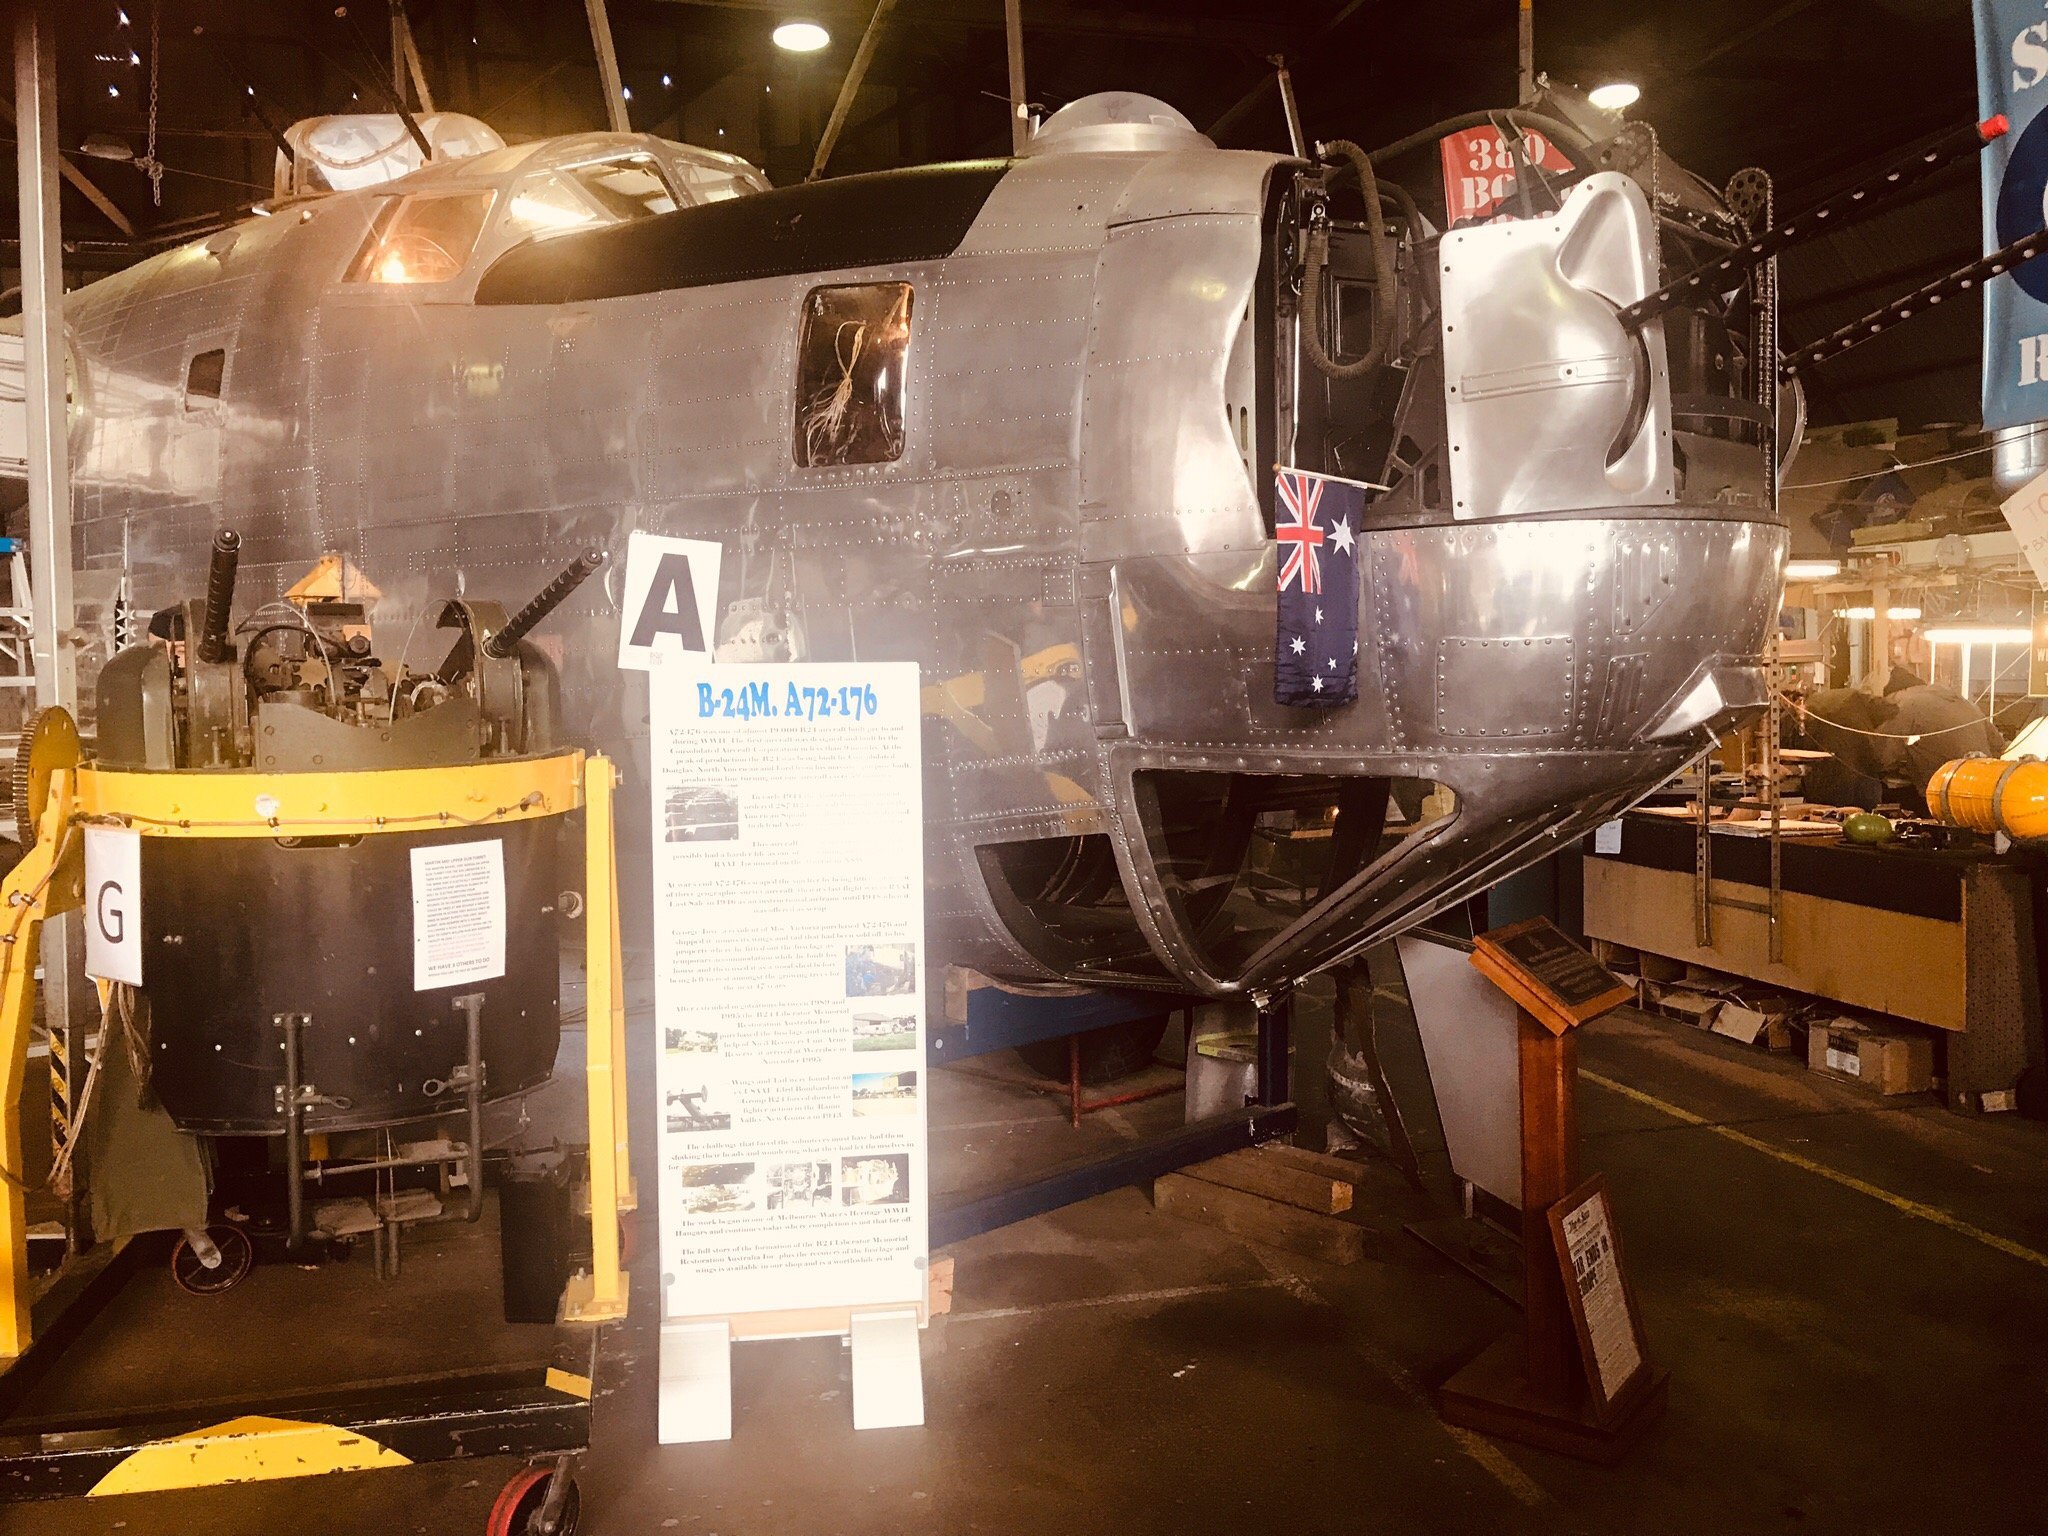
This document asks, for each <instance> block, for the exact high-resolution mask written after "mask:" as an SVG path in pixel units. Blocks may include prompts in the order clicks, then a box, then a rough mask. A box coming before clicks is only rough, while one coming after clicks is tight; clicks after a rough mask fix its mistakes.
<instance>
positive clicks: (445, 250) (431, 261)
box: [343, 192, 497, 283]
mask: <svg viewBox="0 0 2048 1536" xmlns="http://www.w3.org/2000/svg"><path fill="white" fill-rule="evenodd" d="M496 195H497V194H496V193H493V192H449V193H438V194H435V193H422V194H420V195H419V196H416V197H404V198H393V199H392V200H391V201H389V202H387V203H386V204H385V205H384V206H383V207H382V208H380V209H379V210H378V211H377V216H376V218H375V219H374V220H372V221H371V224H370V233H369V235H368V236H367V237H366V238H365V239H364V241H363V244H362V247H361V249H359V250H358V251H357V252H356V255H355V260H354V261H352V262H350V263H349V268H348V271H347V272H346V273H345V274H343V281H345V282H351V283H445V282H447V281H448V280H449V279H450V278H453V277H456V276H459V275H460V274H461V272H462V267H463V263H465V262H466V261H468V260H469V254H470V252H471V251H473V250H475V249H476V241H477V236H478V235H480V234H482V233H483V228H484V220H485V219H487V218H489V217H490V212H491V202H492V200H493V199H494V198H495V197H496Z"/></svg>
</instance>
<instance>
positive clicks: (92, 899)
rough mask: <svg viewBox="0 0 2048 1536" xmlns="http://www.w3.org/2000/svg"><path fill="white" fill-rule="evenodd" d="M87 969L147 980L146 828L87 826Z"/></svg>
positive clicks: (105, 976)
mask: <svg viewBox="0 0 2048 1536" xmlns="http://www.w3.org/2000/svg"><path fill="white" fill-rule="evenodd" d="M85 974H86V975H88V976H97V977H98V978H100V980H102V981H125V982H126V983H128V985H129V986H131V987H139V986H141V985H142V834H141V833H140V832H131V831H129V830H128V829H127V828H126V827H87V828H86V829H85Z"/></svg>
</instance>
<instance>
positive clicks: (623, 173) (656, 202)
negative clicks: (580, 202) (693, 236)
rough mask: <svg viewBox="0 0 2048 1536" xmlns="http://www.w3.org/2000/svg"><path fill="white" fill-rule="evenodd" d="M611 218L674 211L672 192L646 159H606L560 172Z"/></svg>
mask: <svg viewBox="0 0 2048 1536" xmlns="http://www.w3.org/2000/svg"><path fill="white" fill-rule="evenodd" d="M563 174H564V175H566V176H568V177H570V178H571V179H573V180H574V181H575V183H576V184H577V185H578V186H579V187H581V188H582V189H583V191H584V192H585V193H586V194H587V195H588V196H589V197H590V199H591V201H592V202H594V203H596V204H597V206H598V207H600V208H602V209H603V210H604V211H605V212H606V213H608V214H610V215H611V216H612V217H613V218H614V219H644V218H646V217H647V216H648V215H649V214H651V213H674V212H675V208H676V200H675V195H674V194H673V193H671V192H670V191H669V188H668V183H667V182H666V181H664V180H663V179H662V175H661V172H660V171H659V170H657V169H656V168H655V167H654V165H653V163H652V162H650V161H632V160H606V161H600V162H599V163H597V164H596V165H579V166H576V167H574V168H573V169H571V170H568V171H565V172H563Z"/></svg>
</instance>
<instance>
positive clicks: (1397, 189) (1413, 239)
mask: <svg viewBox="0 0 2048 1536" xmlns="http://www.w3.org/2000/svg"><path fill="white" fill-rule="evenodd" d="M1380 196H1381V198H1383V199H1384V198H1389V197H1391V198H1392V199H1393V200H1394V202H1395V205H1396V206H1398V207H1399V208H1400V210H1401V218H1402V219H1403V221H1405V222H1406V224H1407V226H1408V243H1409V244H1410V245H1415V244H1419V243H1420V242H1421V240H1422V210H1421V209H1420V208H1418V207H1416V206H1415V199H1414V198H1413V197H1411V196H1409V195H1408V189H1407V188H1406V187H1404V186H1402V185H1401V183H1399V182H1398V181H1387V182H1382V183H1380Z"/></svg>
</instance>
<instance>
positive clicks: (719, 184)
mask: <svg viewBox="0 0 2048 1536" xmlns="http://www.w3.org/2000/svg"><path fill="white" fill-rule="evenodd" d="M678 170H679V171H680V173H681V175H682V182H683V191H684V193H685V200H686V201H688V202H690V203H692V204H697V203H722V202H725V201H727V200H728V199H730V198H735V197H745V196H746V195H747V194H748V193H749V192H759V191H760V190H761V189H762V188H763V187H764V186H765V185H766V183H765V182H762V181H761V180H759V179H758V178H756V177H754V176H751V175H746V174H742V173H741V172H738V171H728V170H725V169H722V168H721V167H719V166H715V165H684V166H680V167H678Z"/></svg>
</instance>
